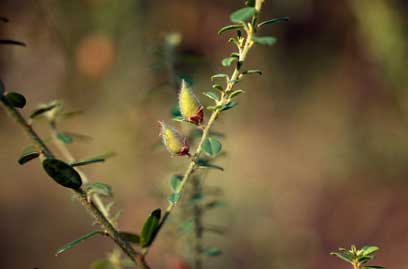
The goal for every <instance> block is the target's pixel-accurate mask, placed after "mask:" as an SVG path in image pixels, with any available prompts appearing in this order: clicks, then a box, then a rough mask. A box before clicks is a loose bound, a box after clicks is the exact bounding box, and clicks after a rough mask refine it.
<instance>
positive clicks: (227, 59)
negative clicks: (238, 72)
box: [221, 57, 237, 67]
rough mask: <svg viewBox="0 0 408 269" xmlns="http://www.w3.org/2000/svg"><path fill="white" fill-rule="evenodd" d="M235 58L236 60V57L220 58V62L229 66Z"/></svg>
mask: <svg viewBox="0 0 408 269" xmlns="http://www.w3.org/2000/svg"><path fill="white" fill-rule="evenodd" d="M236 60H237V58H236V57H227V58H224V59H223V60H222V62H221V64H222V66H225V67H228V66H231V64H232V63H233V62H234V61H236Z"/></svg>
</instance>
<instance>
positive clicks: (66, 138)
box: [57, 132, 74, 144]
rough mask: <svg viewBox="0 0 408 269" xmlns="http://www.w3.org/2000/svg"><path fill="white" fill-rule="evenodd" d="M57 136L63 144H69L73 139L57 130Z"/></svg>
mask: <svg viewBox="0 0 408 269" xmlns="http://www.w3.org/2000/svg"><path fill="white" fill-rule="evenodd" d="M57 138H58V140H60V141H61V142H62V143H64V144H71V143H72V142H73V141H74V140H73V139H72V137H71V136H70V135H68V134H66V133H63V132H59V133H58V134H57Z"/></svg>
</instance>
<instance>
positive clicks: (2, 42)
mask: <svg viewBox="0 0 408 269" xmlns="http://www.w3.org/2000/svg"><path fill="white" fill-rule="evenodd" d="M0 45H17V46H22V47H25V46H26V44H25V43H23V42H20V41H15V40H10V39H0Z"/></svg>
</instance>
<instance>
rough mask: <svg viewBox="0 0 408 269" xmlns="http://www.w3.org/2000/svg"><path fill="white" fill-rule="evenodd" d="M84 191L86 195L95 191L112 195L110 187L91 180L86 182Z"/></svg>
mask: <svg viewBox="0 0 408 269" xmlns="http://www.w3.org/2000/svg"><path fill="white" fill-rule="evenodd" d="M85 191H86V193H87V194H88V195H90V194H93V193H97V194H100V195H104V196H108V197H112V196H113V192H112V187H111V186H109V185H108V184H105V183H100V182H93V183H88V184H86V187H85Z"/></svg>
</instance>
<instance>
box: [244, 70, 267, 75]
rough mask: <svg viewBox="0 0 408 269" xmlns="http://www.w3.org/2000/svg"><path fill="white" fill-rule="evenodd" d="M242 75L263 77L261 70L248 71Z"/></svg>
mask: <svg viewBox="0 0 408 269" xmlns="http://www.w3.org/2000/svg"><path fill="white" fill-rule="evenodd" d="M242 74H244V75H252V74H258V75H262V71H261V70H246V71H244V72H242Z"/></svg>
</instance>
